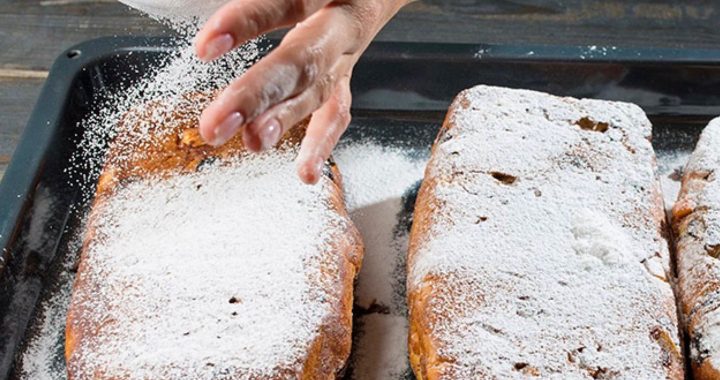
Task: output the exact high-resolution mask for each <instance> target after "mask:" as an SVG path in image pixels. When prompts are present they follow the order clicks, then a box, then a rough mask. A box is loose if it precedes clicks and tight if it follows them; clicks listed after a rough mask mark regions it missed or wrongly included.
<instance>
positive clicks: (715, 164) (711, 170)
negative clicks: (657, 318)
mask: <svg viewBox="0 0 720 380" xmlns="http://www.w3.org/2000/svg"><path fill="white" fill-rule="evenodd" d="M718 173H720V119H715V120H714V121H712V122H711V123H710V125H708V127H707V128H705V131H703V134H702V136H701V137H700V141H699V142H698V144H697V148H696V149H695V152H694V153H693V155H692V157H691V158H690V162H689V163H688V164H687V166H686V168H685V172H684V175H683V179H682V187H681V190H680V195H679V198H678V201H677V203H676V204H675V206H674V207H673V211H672V219H673V229H674V231H675V237H676V242H677V243H676V244H677V273H678V295H679V299H680V302H679V305H680V308H681V312H682V313H681V317H682V319H683V320H684V322H685V323H684V324H685V327H686V334H687V336H688V340H689V342H690V345H689V346H690V349H689V360H690V364H691V367H692V370H693V374H694V378H695V379H696V380H707V379H720V310H719V309H718V307H720V262H719V261H718V259H719V258H720V181H718V180H717V176H718Z"/></svg>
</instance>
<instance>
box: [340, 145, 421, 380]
mask: <svg viewBox="0 0 720 380" xmlns="http://www.w3.org/2000/svg"><path fill="white" fill-rule="evenodd" d="M417 153H418V152H413V151H412V150H410V149H403V148H400V147H387V146H382V145H379V144H376V143H373V142H369V143H350V144H342V145H341V146H340V147H339V148H338V149H337V151H336V152H335V154H334V157H335V160H336V161H337V163H338V166H339V167H340V170H342V173H343V182H344V185H345V193H346V200H347V207H348V211H349V212H350V217H351V218H352V220H353V222H354V223H355V226H357V228H358V230H359V231H360V234H361V236H362V238H363V242H364V244H365V255H364V258H363V267H362V269H361V270H360V274H359V276H358V280H357V284H356V287H355V305H356V310H359V311H360V315H356V317H355V322H356V323H357V325H358V326H356V331H357V332H358V334H357V336H356V337H355V340H354V345H353V352H352V356H351V358H350V361H351V368H352V378H353V379H355V380H366V379H367V380H398V379H404V378H405V376H406V375H407V374H409V373H410V372H411V370H410V366H409V363H408V359H407V353H408V352H407V330H408V324H407V304H406V301H405V286H404V285H405V284H404V282H405V273H406V271H405V255H406V252H407V238H408V236H407V235H408V231H407V228H406V227H407V226H404V225H403V222H407V221H403V220H402V213H403V212H404V211H406V210H404V209H403V208H404V206H405V205H404V201H405V199H404V197H405V196H406V195H407V194H410V193H412V192H413V191H414V186H415V184H416V183H417V182H418V181H420V180H421V179H422V175H423V170H424V168H425V159H426V157H427V152H422V154H421V155H419V157H418V155H417Z"/></svg>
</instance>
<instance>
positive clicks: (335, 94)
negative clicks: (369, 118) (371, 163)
mask: <svg viewBox="0 0 720 380" xmlns="http://www.w3.org/2000/svg"><path fill="white" fill-rule="evenodd" d="M408 1H409V0H336V1H332V0H231V1H229V2H228V3H227V4H225V5H224V6H223V7H222V8H220V9H219V10H218V11H217V12H216V13H215V14H214V15H213V16H212V17H211V18H210V19H209V20H208V21H207V23H206V24H205V26H204V27H203V28H202V30H201V31H200V32H199V33H198V35H197V39H196V51H197V55H198V56H199V57H200V58H201V59H202V60H205V61H211V60H214V59H216V58H218V57H219V56H221V55H223V54H225V53H226V52H228V51H229V50H231V49H233V48H235V47H237V46H239V45H241V44H242V43H244V42H245V41H247V40H249V39H252V38H254V37H257V36H259V35H261V34H263V33H267V32H269V31H272V30H275V29H278V28H282V27H289V26H292V25H295V26H294V27H293V28H292V29H291V30H290V31H289V32H288V33H287V35H286V36H285V38H284V39H283V41H282V42H281V43H280V45H279V46H278V47H277V48H276V49H274V50H273V51H272V52H271V53H270V54H268V55H267V56H266V57H265V58H263V59H261V60H260V61H259V62H258V63H256V64H255V65H254V66H252V67H251V68H250V69H248V71H247V72H246V73H245V74H243V75H242V76H241V77H239V78H237V79H235V80H234V81H233V82H232V83H231V84H230V85H229V86H228V87H227V88H226V89H225V90H223V91H222V92H221V93H220V95H219V96H218V97H217V99H215V101H213V102H212V103H211V104H210V105H209V106H208V107H207V108H206V109H205V111H204V112H203V114H202V116H201V118H200V134H201V136H202V137H203V139H205V140H206V141H207V142H209V143H210V144H212V145H222V144H223V143H225V142H226V141H227V140H228V139H230V138H231V137H232V136H233V135H235V134H236V133H238V132H240V133H242V139H243V142H244V144H245V146H246V147H247V148H248V149H249V150H251V151H255V152H259V151H261V150H264V149H269V148H271V147H273V146H275V145H276V144H277V142H278V141H279V140H280V138H281V136H282V135H283V133H284V132H285V131H286V130H287V129H288V128H291V127H293V126H294V125H296V124H297V123H298V122H300V121H302V120H303V119H304V118H306V117H307V116H308V115H310V114H312V118H311V119H310V124H309V125H308V128H307V132H306V135H305V138H304V140H303V141H302V144H301V146H300V152H299V154H298V157H297V161H296V162H297V170H298V175H299V176H300V179H301V180H302V181H303V182H305V183H308V184H313V183H316V182H317V181H318V180H319V179H320V175H321V173H322V168H323V164H324V162H325V160H326V159H327V158H328V157H329V156H330V153H331V152H332V149H333V148H334V147H335V144H337V142H338V140H339V139H340V136H341V135H342V134H343V132H345V129H347V126H348V124H349V123H350V102H351V94H350V76H351V74H352V69H353V67H354V65H355V63H356V62H357V61H358V59H359V57H360V55H361V54H362V52H363V51H364V50H365V49H366V48H367V46H368V45H369V44H370V41H371V40H372V39H373V38H374V37H375V35H376V34H377V33H378V32H379V31H380V29H381V28H382V27H383V26H384V25H385V24H386V23H387V22H388V21H389V20H390V19H391V18H392V17H393V16H394V15H395V13H397V11H398V10H399V9H400V8H401V7H402V6H403V5H405V4H406V3H407V2H408Z"/></svg>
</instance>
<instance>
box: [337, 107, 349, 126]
mask: <svg viewBox="0 0 720 380" xmlns="http://www.w3.org/2000/svg"><path fill="white" fill-rule="evenodd" d="M337 119H338V124H339V127H341V128H343V129H344V128H345V127H347V126H348V125H349V124H350V122H351V121H352V115H350V110H349V109H347V108H344V107H343V108H341V109H340V112H338V114H337Z"/></svg>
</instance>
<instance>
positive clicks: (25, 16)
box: [0, 0, 720, 172]
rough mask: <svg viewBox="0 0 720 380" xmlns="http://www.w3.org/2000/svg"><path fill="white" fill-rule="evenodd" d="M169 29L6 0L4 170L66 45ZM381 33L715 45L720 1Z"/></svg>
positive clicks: (543, 0) (439, 9) (572, 11)
mask: <svg viewBox="0 0 720 380" xmlns="http://www.w3.org/2000/svg"><path fill="white" fill-rule="evenodd" d="M167 33H168V31H167V29H166V28H165V27H163V26H162V25H160V24H159V23H157V22H155V21H153V20H151V19H149V18H146V17H144V16H142V15H140V14H139V13H137V12H135V11H132V10H129V9H128V8H127V7H126V6H124V5H122V4H120V3H119V2H117V1H116V0H0V115H2V116H3V117H2V118H1V120H2V121H0V172H2V171H3V170H4V166H5V165H6V163H5V161H7V156H8V155H10V154H11V152H12V151H13V149H14V147H15V145H16V144H17V140H18V138H19V135H20V133H21V131H22V129H23V127H24V125H25V123H26V122H27V118H28V115H29V113H30V111H31V109H32V106H33V105H34V104H35V101H36V99H37V96H38V93H39V91H40V86H41V85H42V82H43V81H42V79H41V78H40V77H38V75H40V76H41V75H42V73H44V72H45V71H47V70H48V68H49V67H50V65H51V64H52V61H53V60H54V59H55V57H56V56H58V55H59V54H60V53H61V52H62V51H63V50H65V49H66V48H69V47H70V46H72V45H73V44H76V43H79V42H81V41H84V40H87V39H91V38H95V37H100V36H112V35H164V34H167ZM378 40H383V41H420V42H462V43H533V44H551V45H568V44H569V45H611V46H618V47H633V46H655V47H682V48H710V49H714V48H720V2H718V1H693V2H690V1H686V2H679V1H671V0H664V1H663V0H636V1H627V0H609V1H598V0H420V1H417V2H414V3H412V4H410V5H409V6H407V7H406V8H405V9H404V10H403V11H402V12H401V13H400V14H399V15H398V16H397V17H396V18H395V19H394V20H393V21H392V22H391V23H390V24H388V25H387V27H386V28H385V29H384V30H383V31H382V32H381V33H380V35H379V36H378ZM23 73H25V74H26V75H24V76H23ZM33 73H34V74H33ZM38 73H39V74H38ZM33 75H34V76H33Z"/></svg>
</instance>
